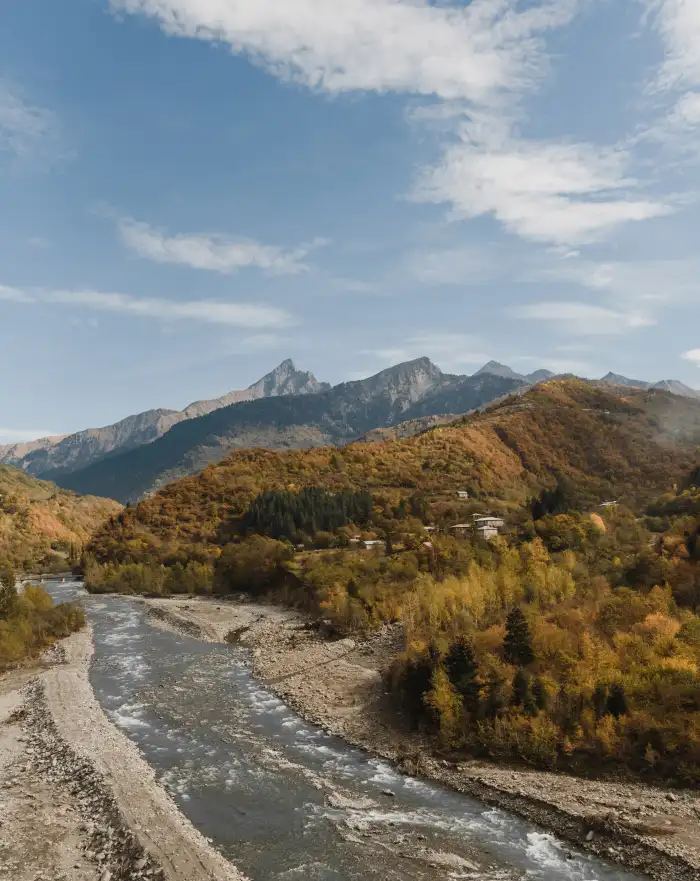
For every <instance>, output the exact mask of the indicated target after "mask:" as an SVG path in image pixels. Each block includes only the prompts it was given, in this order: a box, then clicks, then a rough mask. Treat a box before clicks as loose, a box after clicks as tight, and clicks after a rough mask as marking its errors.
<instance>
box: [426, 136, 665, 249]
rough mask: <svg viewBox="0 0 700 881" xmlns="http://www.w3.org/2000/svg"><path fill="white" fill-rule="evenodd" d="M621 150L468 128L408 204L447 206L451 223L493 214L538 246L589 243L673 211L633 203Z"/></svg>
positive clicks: (643, 201)
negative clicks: (453, 220) (629, 225)
mask: <svg viewBox="0 0 700 881" xmlns="http://www.w3.org/2000/svg"><path fill="white" fill-rule="evenodd" d="M629 162H630V157H629V155H628V154H627V153H625V152H624V151H619V150H618V151H614V150H609V149H608V150H605V149H601V148H597V147H594V146H592V145H589V144H568V143H547V142H541V141H526V140H522V139H519V138H517V137H516V136H514V135H513V134H512V133H511V132H509V131H508V130H504V129H503V127H502V126H501V125H498V124H495V123H493V122H491V123H489V122H488V121H487V123H486V125H484V123H483V120H482V121H480V122H478V123H474V122H473V121H470V122H468V123H465V124H464V125H463V126H462V128H461V131H460V141H459V143H456V144H453V145H451V146H450V147H449V148H448V149H447V150H446V151H445V154H444V156H443V159H442V162H441V163H440V164H439V165H438V166H436V167H434V168H428V169H426V170H424V171H423V173H422V174H421V175H420V176H419V179H418V181H417V183H416V186H415V188H414V191H413V194H412V197H413V199H415V200H416V201H419V202H433V203H443V202H448V203H450V204H451V205H452V209H453V216H454V217H455V218H456V219H471V218H475V217H480V216H483V215H492V216H493V217H495V218H496V220H498V221H499V222H500V223H502V224H503V226H504V227H505V228H506V229H508V230H509V231H510V232H513V233H516V234H517V235H519V236H521V237H522V238H525V239H530V240H532V241H535V242H543V243H553V244H556V245H578V244H586V243H590V242H592V241H595V240H596V239H599V238H600V237H601V236H603V235H604V234H606V233H608V232H610V230H612V229H614V228H615V227H616V226H619V225H621V224H623V223H627V222H630V221H640V220H648V219H650V218H652V217H660V216H663V215H665V214H669V213H670V212H671V210H672V209H671V208H670V207H669V206H667V205H664V204H663V203H661V202H655V201H650V200H647V199H635V198H632V197H631V196H630V192H631V191H632V190H633V189H634V188H635V187H636V186H637V181H635V180H634V179H631V178H629V177H628V176H627V166H628V164H629Z"/></svg>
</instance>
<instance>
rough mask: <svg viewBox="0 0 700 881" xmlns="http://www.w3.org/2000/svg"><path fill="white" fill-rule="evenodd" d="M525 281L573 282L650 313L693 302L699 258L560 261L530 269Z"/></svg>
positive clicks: (625, 307)
mask: <svg viewBox="0 0 700 881" xmlns="http://www.w3.org/2000/svg"><path fill="white" fill-rule="evenodd" d="M525 278H526V280H530V281H546V282H553V283H561V282H570V283H571V282H573V283H574V284H578V285H580V286H582V287H584V288H586V289H588V290H590V291H595V292H596V293H597V294H598V295H599V296H600V295H604V296H606V298H607V300H608V302H609V303H610V304H611V305H612V306H614V307H615V308H617V309H621V310H622V311H627V310H629V309H635V308H636V309H642V310H644V311H645V312H647V313H648V314H650V315H654V314H656V313H658V312H659V311H661V310H663V309H665V308H667V307H668V306H669V305H672V304H677V303H683V302H692V301H694V300H696V299H697V296H698V293H699V292H700V284H699V282H698V279H699V278H700V260H696V259H688V260H634V261H622V260H618V261H601V262H596V261H593V260H583V259H581V260H579V259H571V260H559V261H554V262H550V263H548V264H547V265H544V266H539V267H537V268H534V269H530V270H529V271H528V272H527V273H526V274H525Z"/></svg>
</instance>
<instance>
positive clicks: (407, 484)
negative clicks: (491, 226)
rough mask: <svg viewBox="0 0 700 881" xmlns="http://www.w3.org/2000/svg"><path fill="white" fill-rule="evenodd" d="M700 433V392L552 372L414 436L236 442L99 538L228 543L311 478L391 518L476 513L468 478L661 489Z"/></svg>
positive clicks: (535, 486) (502, 491)
mask: <svg viewBox="0 0 700 881" xmlns="http://www.w3.org/2000/svg"><path fill="white" fill-rule="evenodd" d="M316 398H318V396H314V398H313V399H312V398H309V400H314V399H316ZM699 442H700V402H696V401H692V400H689V399H685V398H678V397H675V396H673V395H670V394H668V393H665V392H660V391H645V390H635V389H629V390H626V393H625V394H624V395H620V394H615V393H611V392H610V391H609V390H607V391H606V390H603V389H600V388H592V387H591V386H589V385H588V384H586V383H584V382H582V381H580V380H558V381H552V382H549V383H546V384H544V385H541V386H537V387H535V388H533V389H531V390H530V391H528V392H527V393H526V394H524V395H522V396H519V397H516V398H512V399H507V400H506V401H504V402H503V403H501V404H500V405H498V406H495V407H493V408H492V409H490V410H489V411H487V412H485V413H480V414H475V415H473V416H470V417H467V418H466V419H463V420H461V421H458V422H454V423H452V424H450V425H448V426H444V427H436V428H434V429H432V430H430V431H427V432H425V433H424V434H421V435H419V436H417V437H411V438H407V439H404V440H392V441H387V442H384V443H374V444H372V443H369V444H359V443H358V444H352V445H350V446H347V447H343V448H341V449H333V448H328V447H326V448H320V449H313V450H304V451H294V452H285V453H280V452H274V451H271V450H263V449H253V450H241V451H237V452H235V453H233V454H231V455H230V456H228V457H227V458H226V459H224V460H223V461H222V462H221V463H219V464H218V465H213V466H209V467H208V468H206V469H204V471H202V472H201V473H200V474H198V475H197V476H195V477H188V478H185V479H183V480H180V481H177V482H175V483H173V484H170V485H168V486H166V487H164V488H163V489H162V490H160V491H159V492H158V493H156V494H155V495H154V496H153V497H151V498H148V499H145V500H144V501H143V502H140V503H139V504H138V505H136V506H134V507H129V508H127V509H126V510H124V511H123V512H122V513H121V514H119V516H118V517H114V518H112V519H111V520H110V521H109V522H108V523H106V524H105V526H104V527H103V528H102V529H101V530H99V531H98V533H97V535H96V536H95V539H94V541H93V543H92V546H91V547H92V549H93V552H94V553H95V554H96V555H97V557H98V558H99V559H100V560H103V561H106V560H110V559H125V558H127V557H128V558H130V559H133V560H135V561H140V560H142V559H151V558H153V559H160V558H162V557H167V556H168V554H170V553H172V552H174V551H175V550H176V549H177V548H178V547H179V546H181V545H182V546H184V547H186V548H190V547H191V546H192V545H198V546H202V547H204V548H207V547H216V546H220V545H221V544H222V542H223V543H225V542H226V541H227V540H229V539H230V537H231V536H232V535H234V536H235V535H236V534H237V531H238V530H239V524H240V522H241V520H242V518H243V517H244V515H245V514H246V512H247V511H248V509H249V507H250V505H251V503H252V502H253V500H254V499H255V497H256V496H258V495H259V494H260V493H263V492H268V491H282V490H292V491H298V490H300V489H302V488H304V487H320V488H322V489H324V490H327V491H329V492H341V491H350V492H359V491H368V492H371V493H372V496H373V498H374V502H375V505H376V506H377V507H378V508H381V510H382V511H383V514H384V516H385V519H389V520H391V519H392V518H393V516H394V515H393V508H397V509H398V506H399V505H400V503H401V501H402V500H404V502H405V503H407V501H408V500H409V499H410V498H411V497H412V496H416V495H420V496H422V497H424V498H425V499H426V500H427V501H428V502H429V510H428V511H427V520H426V522H434V521H444V522H445V523H450V522H451V523H456V522H458V520H459V518H460V517H462V516H464V515H465V514H467V513H469V510H468V508H469V505H466V506H465V505H464V504H461V503H458V500H457V490H466V491H467V492H468V493H469V494H470V496H471V499H472V502H473V505H476V507H477V508H479V507H480V506H483V505H484V504H485V503H490V502H491V501H494V503H495V504H496V505H497V506H500V507H501V508H504V509H505V510H508V509H509V508H512V509H513V510H514V512H516V511H517V510H518V509H520V508H521V507H522V506H523V505H524V504H525V503H526V501H527V500H528V499H529V498H530V497H532V496H534V495H535V494H536V493H538V492H539V491H540V490H541V489H542V488H543V487H553V486H554V485H555V484H556V483H557V480H558V477H559V476H561V475H565V476H566V478H567V479H568V481H569V482H570V483H571V484H572V485H573V486H574V487H575V488H576V491H577V492H578V493H580V494H582V495H583V496H585V497H586V498H587V499H589V500H590V501H591V502H594V501H598V502H604V501H607V500H610V499H616V498H618V497H619V496H620V495H624V496H627V497H629V498H630V499H636V498H637V497H647V498H652V497H655V496H657V495H659V494H660V493H662V492H664V491H665V490H667V489H670V488H672V486H673V483H674V481H675V480H676V479H677V476H678V475H680V474H684V473H686V472H687V471H688V470H689V469H690V468H691V465H692V464H693V463H694V455H695V447H696V444H697V443H699ZM473 505H472V506H473Z"/></svg>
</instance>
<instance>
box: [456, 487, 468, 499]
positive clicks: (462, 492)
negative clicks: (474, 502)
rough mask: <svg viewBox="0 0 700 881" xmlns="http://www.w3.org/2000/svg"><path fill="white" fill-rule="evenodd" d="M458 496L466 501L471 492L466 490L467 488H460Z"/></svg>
mask: <svg viewBox="0 0 700 881" xmlns="http://www.w3.org/2000/svg"><path fill="white" fill-rule="evenodd" d="M457 498H459V499H462V500H463V501H466V500H467V499H468V498H469V493H468V492H467V491H466V489H458V490H457Z"/></svg>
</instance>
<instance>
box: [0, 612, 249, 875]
mask: <svg viewBox="0 0 700 881" xmlns="http://www.w3.org/2000/svg"><path fill="white" fill-rule="evenodd" d="M92 652H93V646H92V638H91V632H90V630H89V629H85V630H83V631H81V632H80V633H77V634H75V635H73V636H71V637H69V638H68V639H67V640H65V641H64V642H63V643H62V644H61V645H60V646H59V647H55V648H54V650H53V652H52V654H53V660H54V663H53V664H52V665H51V666H50V667H49V668H48V669H46V670H44V671H43V672H42V671H35V672H34V673H32V672H31V671H21V673H20V672H18V673H17V674H10V676H9V677H4V678H2V679H0V770H1V771H2V778H3V783H2V789H0V804H1V805H2V810H1V811H0V818H1V822H2V847H1V848H0V878H8V879H9V878H12V879H13V881H37V879H47V881H48V879H51V881H63V879H65V881H127V879H128V881H138V879H144V881H244V879H243V876H242V875H240V874H239V873H238V872H237V870H236V869H235V868H234V867H233V866H231V864H230V863H229V862H228V861H226V860H225V859H224V858H223V857H222V856H221V855H220V854H219V853H218V852H217V851H215V850H214V849H213V848H212V847H211V846H210V845H209V843H208V842H207V841H206V840H205V839H204V837H203V836H202V835H201V834H200V833H199V832H198V831H197V830H196V829H195V828H194V827H193V826H192V825H191V824H190V823H189V821H188V820H187V819H186V818H185V817H184V816H183V815H182V814H181V813H180V811H179V810H178V808H177V807H176V805H175V803H174V802H173V801H172V800H171V798H170V797H169V796H168V795H167V793H166V792H165V790H164V789H163V788H162V787H161V786H160V785H159V784H158V782H157V781H156V779H155V773H154V771H153V770H152V768H151V767H150V766H149V765H148V764H147V762H146V761H145V760H144V759H143V758H142V757H141V755H140V753H139V751H138V749H137V747H136V746H135V745H134V744H133V743H132V742H131V741H130V740H129V739H128V738H127V737H126V736H125V735H124V734H122V733H121V732H120V731H119V730H118V729H117V728H116V727H115V726H114V725H112V723H111V722H110V721H109V719H108V718H107V716H106V715H105V714H104V712H103V711H102V709H101V707H100V706H99V704H98V703H97V700H96V699H95V696H94V694H93V691H92V687H91V685H90V681H89V679H88V671H89V667H90V660H91V657H92Z"/></svg>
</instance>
